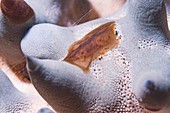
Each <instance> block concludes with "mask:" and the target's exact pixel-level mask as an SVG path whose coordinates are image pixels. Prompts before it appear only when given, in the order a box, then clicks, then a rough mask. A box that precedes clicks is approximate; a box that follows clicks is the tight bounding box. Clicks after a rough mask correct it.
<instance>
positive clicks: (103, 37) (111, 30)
mask: <svg viewBox="0 0 170 113" xmlns="http://www.w3.org/2000/svg"><path fill="white" fill-rule="evenodd" d="M115 26H116V24H115V22H108V23H106V24H103V25H101V26H99V27H98V28H96V29H94V30H93V31H91V32H90V33H88V34H87V35H85V36H84V37H83V38H82V39H80V40H78V41H76V42H74V43H73V44H72V45H71V46H70V47H69V49H68V54H67V56H66V57H65V58H64V61H66V62H69V63H71V64H74V65H76V66H78V67H80V68H81V69H82V70H83V71H84V72H86V73H87V72H89V67H90V64H91V62H92V61H93V60H95V59H96V58H97V57H98V56H100V55H103V54H105V53H106V52H108V51H109V50H111V49H113V48H115V47H117V45H118V43H119V37H118V34H117V31H116V30H115Z"/></svg>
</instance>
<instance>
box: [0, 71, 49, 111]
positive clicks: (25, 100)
mask: <svg viewBox="0 0 170 113" xmlns="http://www.w3.org/2000/svg"><path fill="white" fill-rule="evenodd" d="M0 92H1V95H0V112H1V113H36V112H38V110H39V109H40V108H42V107H46V106H47V105H46V103H45V102H44V101H42V100H41V99H40V98H39V97H37V96H36V95H27V94H25V93H22V92H20V91H18V90H17V89H16V88H15V87H14V86H13V84H12V83H11V81H10V80H9V79H8V77H7V76H6V75H5V74H4V73H3V72H2V71H1V70H0Z"/></svg>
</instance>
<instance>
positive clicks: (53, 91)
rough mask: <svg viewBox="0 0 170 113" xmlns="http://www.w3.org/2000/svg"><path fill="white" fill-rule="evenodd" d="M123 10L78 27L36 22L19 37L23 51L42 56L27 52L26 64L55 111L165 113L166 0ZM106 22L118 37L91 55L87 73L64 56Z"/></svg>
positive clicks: (132, 3)
mask: <svg viewBox="0 0 170 113" xmlns="http://www.w3.org/2000/svg"><path fill="white" fill-rule="evenodd" d="M124 9H126V13H124V15H123V16H121V17H120V18H118V19H115V18H116V17H115V15H113V16H112V17H110V18H109V17H108V18H105V19H99V20H94V21H92V22H89V23H85V24H83V25H80V26H77V27H70V28H63V27H59V26H55V25H50V24H41V25H37V26H35V27H33V28H32V29H31V30H30V32H29V33H28V35H27V36H26V37H25V39H24V40H23V41H22V43H21V47H22V50H23V52H24V53H25V54H26V55H28V56H34V57H38V58H41V60H40V59H37V58H32V57H28V60H27V61H28V67H27V68H28V71H29V73H30V76H31V79H32V82H33V85H34V86H35V88H36V89H37V91H38V92H39V93H40V94H41V96H42V97H43V98H44V99H45V100H46V101H47V102H48V103H49V104H50V105H51V106H52V107H53V108H54V109H55V110H56V111H58V112H60V113H115V112H119V113H122V112H130V113H144V112H162V113H166V112H167V113H168V110H169V106H170V96H169V95H170V91H169V88H170V84H169V80H170V70H169V63H170V45H169V38H170V37H169V30H168V26H167V17H166V9H165V4H164V1H163V0H129V1H128V2H127V3H126V4H125V6H124V8H123V9H122V10H124ZM110 21H114V22H115V23H116V29H115V31H117V33H118V36H119V38H120V42H119V44H118V46H117V47H116V48H113V49H111V50H110V51H108V52H107V53H105V54H104V55H100V56H99V57H98V58H97V59H95V60H93V61H92V63H91V65H90V72H89V73H84V72H83V71H82V70H81V69H80V68H79V67H77V66H75V65H72V64H69V63H67V62H65V61H63V59H64V57H65V56H66V54H67V49H68V47H69V45H70V44H71V43H73V42H74V41H76V40H78V37H79V38H80V37H83V36H84V35H85V34H87V33H88V32H89V31H91V30H92V29H94V28H96V27H97V26H99V25H101V24H103V23H106V22H110ZM33 36H35V37H36V38H35V37H33ZM30 47H31V48H30ZM42 48H43V49H42ZM43 58H44V59H46V60H42V59H43Z"/></svg>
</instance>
